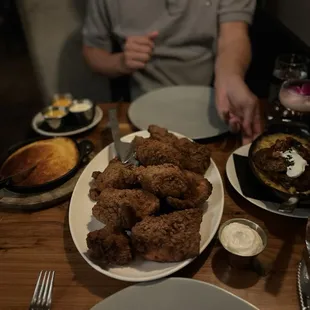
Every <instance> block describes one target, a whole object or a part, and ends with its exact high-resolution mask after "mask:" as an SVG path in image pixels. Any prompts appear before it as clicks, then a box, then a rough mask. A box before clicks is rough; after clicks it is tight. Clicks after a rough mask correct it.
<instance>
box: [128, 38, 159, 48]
mask: <svg viewBox="0 0 310 310" xmlns="http://www.w3.org/2000/svg"><path fill="white" fill-rule="evenodd" d="M132 45H146V46H149V47H150V48H152V49H153V48H154V42H153V41H152V40H151V39H150V38H149V37H148V36H141V37H138V36H137V37H129V38H127V41H126V44H125V48H127V49H130V48H131V47H132Z"/></svg>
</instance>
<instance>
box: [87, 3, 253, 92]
mask: <svg viewBox="0 0 310 310" xmlns="http://www.w3.org/2000/svg"><path fill="white" fill-rule="evenodd" d="M255 5H256V0H88V13H87V17H86V21H85V25H84V29H83V37H84V44H85V45H87V46H91V47H97V48H103V49H105V50H107V51H111V46H112V44H111V39H112V38H113V39H115V40H116V41H117V42H118V43H119V44H120V46H123V45H124V43H125V41H126V38H127V37H128V36H137V35H146V34H147V33H150V32H152V31H158V32H159V36H158V37H157V38H156V39H155V48H154V51H153V54H152V58H151V60H150V61H149V62H148V63H147V65H146V67H145V69H143V70H139V71H137V72H135V73H134V74H133V76H132V77H133V85H134V87H133V88H134V89H133V94H132V95H133V97H136V96H138V95H140V94H141V93H144V92H147V91H150V90H152V89H155V88H158V87H162V86H171V85H209V84H210V82H211V79H212V75H213V67H214V58H215V48H216V40H217V36H218V29H219V24H220V23H224V22H232V21H243V22H246V23H251V21H252V16H253V11H254V9H255Z"/></svg>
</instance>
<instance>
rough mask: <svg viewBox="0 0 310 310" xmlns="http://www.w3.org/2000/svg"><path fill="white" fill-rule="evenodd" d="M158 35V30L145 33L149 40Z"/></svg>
mask: <svg viewBox="0 0 310 310" xmlns="http://www.w3.org/2000/svg"><path fill="white" fill-rule="evenodd" d="M158 35H159V32H158V31H152V32H150V33H149V34H148V35H147V37H148V38H149V39H151V40H154V39H156V38H157V37H158Z"/></svg>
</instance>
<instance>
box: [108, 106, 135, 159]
mask: <svg viewBox="0 0 310 310" xmlns="http://www.w3.org/2000/svg"><path fill="white" fill-rule="evenodd" d="M109 122H110V127H111V131H112V136H113V141H114V146H115V150H116V154H117V157H118V158H119V159H120V160H121V162H122V163H127V162H128V160H129V159H130V156H129V155H130V153H131V152H132V150H133V145H132V143H128V142H127V143H126V142H122V141H121V139H120V133H119V124H118V119H117V111H116V109H110V110H109Z"/></svg>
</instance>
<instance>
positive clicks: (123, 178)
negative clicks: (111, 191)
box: [89, 158, 137, 201]
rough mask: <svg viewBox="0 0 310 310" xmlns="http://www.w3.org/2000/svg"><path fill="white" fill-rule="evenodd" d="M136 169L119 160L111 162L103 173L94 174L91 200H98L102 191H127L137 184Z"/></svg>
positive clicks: (90, 193) (115, 159)
mask: <svg viewBox="0 0 310 310" xmlns="http://www.w3.org/2000/svg"><path fill="white" fill-rule="evenodd" d="M134 169H135V167H134V166H133V165H129V164H126V165H125V164H122V163H121V162H120V161H119V160H118V159H117V158H114V159H112V160H111V161H110V163H109V165H108V166H107V168H106V169H105V170H104V171H103V172H102V173H100V172H98V171H95V172H93V175H92V177H93V182H92V184H91V188H90V191H89V195H90V198H91V199H92V200H95V201H96V200H97V199H98V196H99V195H100V193H101V191H102V190H103V189H105V188H117V189H127V188H132V187H134V186H135V184H136V181H137V179H136V174H135V173H134Z"/></svg>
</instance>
